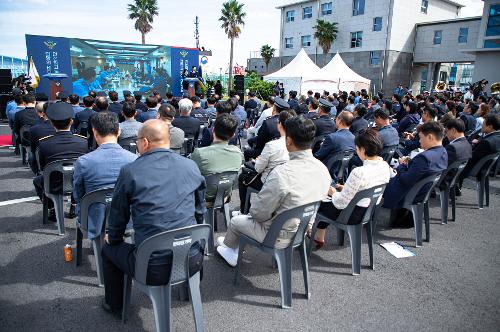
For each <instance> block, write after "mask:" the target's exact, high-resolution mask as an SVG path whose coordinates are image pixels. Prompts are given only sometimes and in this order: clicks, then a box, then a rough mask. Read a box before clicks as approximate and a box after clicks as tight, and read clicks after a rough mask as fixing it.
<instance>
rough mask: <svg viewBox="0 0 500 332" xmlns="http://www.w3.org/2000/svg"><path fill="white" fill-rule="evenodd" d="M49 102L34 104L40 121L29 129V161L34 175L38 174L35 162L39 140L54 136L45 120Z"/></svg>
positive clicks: (52, 130) (50, 125)
mask: <svg viewBox="0 0 500 332" xmlns="http://www.w3.org/2000/svg"><path fill="white" fill-rule="evenodd" d="M48 107H49V102H40V103H37V104H36V110H37V112H38V115H39V116H40V120H39V121H38V122H37V123H36V124H35V125H33V126H32V127H31V128H30V150H31V160H30V161H29V164H30V167H31V170H32V171H33V173H34V174H38V172H39V171H40V170H39V169H38V162H37V160H36V149H38V146H39V145H40V139H41V138H43V137H47V136H50V135H54V134H55V132H56V130H55V129H54V126H52V124H51V123H50V121H49V119H48V118H47V108H48Z"/></svg>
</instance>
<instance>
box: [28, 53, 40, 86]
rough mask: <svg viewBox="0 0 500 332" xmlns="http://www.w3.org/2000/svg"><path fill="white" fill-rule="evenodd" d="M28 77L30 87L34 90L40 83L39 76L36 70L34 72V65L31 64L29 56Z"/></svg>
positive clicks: (31, 59) (31, 60)
mask: <svg viewBox="0 0 500 332" xmlns="http://www.w3.org/2000/svg"><path fill="white" fill-rule="evenodd" d="M28 76H29V77H31V86H32V87H33V89H36V87H37V86H38V83H40V76H39V75H38V70H36V67H35V63H34V62H33V57H31V56H30V62H29V72H28Z"/></svg>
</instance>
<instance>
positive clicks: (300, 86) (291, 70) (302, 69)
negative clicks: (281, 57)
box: [264, 49, 335, 93]
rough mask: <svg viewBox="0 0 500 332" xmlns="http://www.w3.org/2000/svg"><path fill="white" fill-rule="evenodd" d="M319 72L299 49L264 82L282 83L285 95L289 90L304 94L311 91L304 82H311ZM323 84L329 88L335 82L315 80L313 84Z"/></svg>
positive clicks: (265, 78)
mask: <svg viewBox="0 0 500 332" xmlns="http://www.w3.org/2000/svg"><path fill="white" fill-rule="evenodd" d="M320 71H321V69H319V67H318V66H316V64H315V63H314V62H313V61H312V60H311V58H309V56H308V55H307V53H306V51H305V50H304V49H301V50H300V52H299V53H298V54H297V55H296V56H295V58H293V60H292V61H291V62H290V63H289V64H287V65H286V66H284V67H283V68H281V69H280V70H278V71H276V72H274V73H272V74H269V75H266V76H264V80H266V81H269V82H275V81H279V82H280V83H283V86H284V88H285V93H288V91H290V90H295V91H297V92H299V93H305V91H307V90H309V89H311V87H310V86H311V84H307V85H304V82H312V81H313V80H314V78H316V77H318V75H320ZM321 82H323V83H321ZM324 83H327V84H329V85H330V86H332V85H334V84H335V82H333V81H331V80H329V79H327V80H326V82H324V80H316V81H315V83H314V84H315V86H318V85H320V84H324ZM319 89H320V88H314V89H313V90H316V91H320V90H319ZM321 91H322V90H321Z"/></svg>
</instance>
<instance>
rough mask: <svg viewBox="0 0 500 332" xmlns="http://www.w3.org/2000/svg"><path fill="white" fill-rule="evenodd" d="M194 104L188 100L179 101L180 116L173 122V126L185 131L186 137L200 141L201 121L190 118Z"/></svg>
mask: <svg viewBox="0 0 500 332" xmlns="http://www.w3.org/2000/svg"><path fill="white" fill-rule="evenodd" d="M192 108H193V102H192V101H191V100H189V99H187V98H184V99H181V100H180V101H179V112H180V116H178V117H176V118H175V119H174V121H172V126H174V127H177V128H180V129H182V130H183V131H184V135H185V136H186V137H190V138H194V139H195V140H198V136H199V134H200V124H201V123H200V121H199V120H198V119H195V118H194V117H192V116H190V114H191V109H192Z"/></svg>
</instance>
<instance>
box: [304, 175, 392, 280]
mask: <svg viewBox="0 0 500 332" xmlns="http://www.w3.org/2000/svg"><path fill="white" fill-rule="evenodd" d="M385 186H386V185H385V184H384V185H380V186H375V187H372V188H369V189H365V190H362V191H360V192H358V193H357V194H356V195H354V197H353V199H352V200H351V202H350V203H349V205H348V206H347V207H346V208H345V209H343V210H342V212H341V213H340V215H339V217H338V218H337V220H331V219H329V218H327V217H326V216H324V215H323V214H321V213H318V216H317V217H316V221H315V222H314V225H313V228H312V231H311V240H310V241H309V245H308V248H307V253H308V255H310V254H311V247H312V244H313V242H314V241H313V240H312V239H314V236H315V234H316V230H317V226H318V222H319V221H324V222H326V223H328V224H331V225H333V226H335V227H336V228H338V233H337V240H338V242H339V245H344V233H345V232H346V231H347V234H349V242H350V244H351V259H352V275H359V274H360V273H361V242H362V238H361V234H362V231H363V227H365V229H366V238H367V241H368V252H369V255H370V268H371V269H372V270H373V269H374V264H373V234H374V233H375V224H374V222H373V216H374V215H375V210H376V208H377V207H378V206H379V205H380V204H377V201H378V199H379V198H380V197H381V196H382V194H383V193H384V190H385ZM362 199H369V200H370V204H369V205H368V208H367V209H366V211H365V214H364V216H363V219H362V221H361V222H360V223H359V224H355V225H349V224H348V222H349V219H350V218H351V214H352V212H353V211H354V208H355V207H356V205H357V204H358V203H359V202H360V201H361V200H362Z"/></svg>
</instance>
